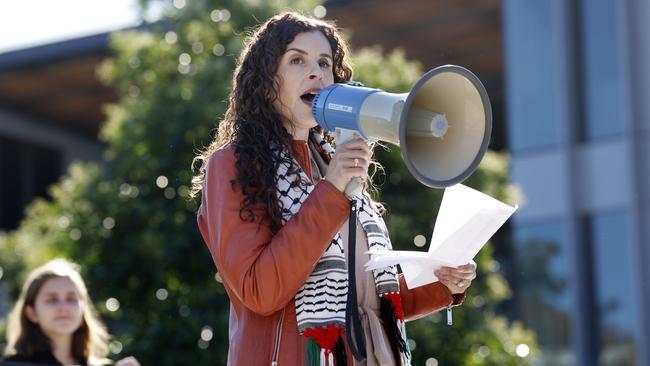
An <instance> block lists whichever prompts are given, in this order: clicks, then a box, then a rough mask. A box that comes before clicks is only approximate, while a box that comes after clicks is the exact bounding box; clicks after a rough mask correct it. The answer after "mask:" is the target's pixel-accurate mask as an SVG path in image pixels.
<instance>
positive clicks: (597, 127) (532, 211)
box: [0, 0, 650, 365]
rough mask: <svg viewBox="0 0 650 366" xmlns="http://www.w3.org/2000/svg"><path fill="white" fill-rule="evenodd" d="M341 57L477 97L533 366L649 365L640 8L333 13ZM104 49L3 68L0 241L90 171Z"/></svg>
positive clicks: (490, 2)
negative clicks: (502, 198) (456, 80)
mask: <svg viewBox="0 0 650 366" xmlns="http://www.w3.org/2000/svg"><path fill="white" fill-rule="evenodd" d="M324 5H325V7H326V9H327V14H326V18H327V19H333V20H336V21H337V23H338V25H339V26H341V27H342V28H344V29H346V30H348V31H350V33H351V43H352V46H353V47H354V48H358V47H362V46H369V45H374V44H381V45H382V46H383V47H384V50H386V51H390V50H392V49H393V48H396V47H399V48H402V49H404V50H405V52H406V54H407V57H409V58H411V59H417V60H419V61H420V62H421V63H422V64H423V66H424V69H425V70H427V69H430V68H432V67H435V66H438V65H441V64H446V63H453V64H458V65H461V66H464V67H467V68H469V69H470V70H472V71H473V72H474V73H476V74H477V76H478V77H479V78H480V79H481V80H482V81H483V82H484V83H485V85H486V87H487V89H488V93H489V95H490V98H491V102H492V107H493V112H494V135H493V139H492V144H491V148H492V149H495V150H500V151H507V152H509V153H510V155H511V157H512V165H511V176H512V180H513V182H514V183H515V184H516V185H517V186H519V187H520V189H521V192H522V194H523V196H522V197H523V200H524V201H523V202H520V206H521V208H520V210H519V211H518V213H517V214H516V215H515V216H514V218H513V220H512V222H511V226H510V227H509V228H506V229H507V230H509V231H510V232H511V234H512V240H511V241H510V243H509V244H503V245H501V246H500V247H498V248H496V253H495V254H496V256H497V258H498V259H499V261H500V263H501V268H502V270H503V271H504V272H505V273H506V275H507V277H508V280H509V282H510V285H511V286H512V289H513V295H514V296H513V299H512V301H510V302H509V303H508V304H507V305H506V306H504V308H503V312H504V313H505V314H506V315H508V317H510V318H511V319H513V320H520V321H522V322H523V324H524V325H525V326H526V327H528V328H530V329H533V330H534V331H535V332H536V334H537V337H538V342H539V344H540V347H541V348H542V350H543V352H544V353H543V357H542V359H541V362H540V364H543V365H596V364H597V365H650V354H649V353H648V349H650V319H649V316H650V315H649V313H648V312H647V311H645V309H648V308H649V307H650V289H649V288H648V280H649V279H650V269H648V267H647V266H646V265H645V264H646V263H648V262H650V249H648V245H646V243H648V242H650V228H649V227H650V192H649V190H650V188H649V187H650V36H649V35H650V3H649V2H648V1H646V0H626V1H617V0H570V1H566V0H528V1H521V0H502V1H498V0H463V1H445V0H431V1H425V0H420V1H417V0H405V1H400V2H398V3H397V2H394V1H388V0H354V1H343V0H330V1H326V2H325V4H324ZM107 37H108V33H102V34H99V35H95V36H90V37H84V38H78V39H72V40H68V41H64V42H57V43H52V44H47V45H43V46H38V47H32V48H28V49H22V50H16V51H11V52H5V53H2V54H0V230H10V229H13V228H15V227H16V225H17V224H18V222H19V220H20V218H21V217H22V210H23V208H24V206H25V205H26V204H27V203H28V202H29V201H30V200H31V199H32V198H33V197H34V196H42V195H45V188H46V187H47V185H49V184H51V183H52V182H54V181H56V179H57V178H58V177H59V175H60V174H62V173H63V172H64V171H65V169H66V166H67V165H68V164H69V163H70V162H71V161H73V160H75V159H81V160H96V159H100V158H101V151H102V145H101V143H100V142H98V140H97V138H96V136H97V132H98V129H99V126H100V123H101V121H102V119H103V115H102V109H101V106H102V104H103V103H106V102H110V101H112V100H113V99H114V93H113V92H112V91H111V90H109V89H106V88H104V87H103V86H102V85H101V84H100V83H99V81H98V79H97V76H96V73H95V68H96V67H97V66H98V64H99V62H100V61H101V59H102V58H103V57H105V56H106V55H107V52H108V50H107Z"/></svg>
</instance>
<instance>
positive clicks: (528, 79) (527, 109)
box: [503, 0, 558, 152]
mask: <svg viewBox="0 0 650 366" xmlns="http://www.w3.org/2000/svg"><path fill="white" fill-rule="evenodd" d="M551 5H552V2H550V1H547V0H530V1H529V0H527V1H521V0H506V1H504V2H503V9H504V31H505V32H504V36H505V38H504V39H505V51H506V54H505V58H506V62H505V64H506V66H507V68H506V70H505V77H506V83H507V98H506V101H507V105H508V143H509V145H510V148H511V149H512V150H513V151H514V152H519V151H522V150H527V149H537V148H546V147H552V146H555V145H557V143H558V128H557V124H556V123H554V121H555V120H556V119H557V118H556V108H557V107H556V105H555V103H554V99H553V95H554V94H555V90H556V89H557V88H558V86H557V85H555V83H554V82H553V80H554V77H553V76H554V73H555V70H554V67H553V58H554V48H555V45H554V44H553V40H552V38H553V28H554V25H553V20H552V18H551Z"/></svg>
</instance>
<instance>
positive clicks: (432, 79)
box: [400, 65, 492, 188]
mask: <svg viewBox="0 0 650 366" xmlns="http://www.w3.org/2000/svg"><path fill="white" fill-rule="evenodd" d="M423 111H425V112H426V111H428V112H433V113H429V114H431V115H443V116H444V117H446V120H447V123H448V126H445V127H446V130H445V133H444V135H443V136H441V137H436V136H433V135H432V136H422V134H421V133H419V132H417V131H416V127H415V126H420V125H421V119H422V118H423V117H422V116H423V115H427V114H426V113H424V114H423ZM491 130H492V110H491V107H490V102H489V99H488V96H487V93H486V91H485V88H484V87H483V85H482V84H481V82H480V81H479V79H478V78H477V77H476V76H475V75H474V74H472V73H471V72H470V71H469V70H467V69H465V68H462V67H460V66H455V65H445V66H441V67H437V68H435V69H433V70H431V71H429V72H428V73H427V74H425V75H424V76H423V77H422V78H421V79H420V80H419V81H418V82H417V83H416V84H415V86H414V87H413V88H412V89H411V92H410V93H409V96H408V98H407V99H406V102H405V105H404V109H403V111H402V114H401V117H400V148H401V151H402V156H403V158H404V161H405V163H406V165H407V167H408V168H409V170H410V171H411V173H412V174H413V175H414V176H415V177H416V178H417V179H418V180H419V181H420V182H422V183H424V184H426V185H428V186H430V187H437V188H444V187H448V186H452V185H454V184H457V183H460V182H462V181H463V180H465V178H467V177H468V176H469V175H470V174H471V173H472V172H473V171H474V170H475V169H476V167H477V166H478V164H479V163H480V161H481V159H482V158H483V155H484V154H485V152H486V151H487V146H488V143H489V139H490V133H491Z"/></svg>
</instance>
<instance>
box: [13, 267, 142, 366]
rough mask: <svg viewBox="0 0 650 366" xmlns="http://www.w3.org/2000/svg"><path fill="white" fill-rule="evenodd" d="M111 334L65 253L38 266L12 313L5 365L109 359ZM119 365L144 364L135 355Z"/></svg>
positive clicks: (101, 362) (104, 361)
mask: <svg viewBox="0 0 650 366" xmlns="http://www.w3.org/2000/svg"><path fill="white" fill-rule="evenodd" d="M108 339H109V335H108V333H107V332H106V329H105V328H104V325H103V324H102V323H101V321H100V320H99V318H98V317H97V316H96V315H95V313H94V311H93V306H92V302H91V301H90V296H89V295H88V290H87V288H86V284H85V283H84V281H83V279H82V278H81V275H80V274H79V270H78V268H77V266H76V265H75V264H74V263H72V262H69V261H67V260H64V259H55V260H51V261H49V262H47V263H45V264H44V265H42V266H40V267H38V268H36V269H34V270H33V271H32V272H31V273H30V274H29V276H28V277H27V281H26V282H25V284H24V286H23V289H22V292H21V294H20V297H19V298H18V301H17V302H16V305H15V306H14V308H13V310H12V311H11V313H10V314H9V322H8V326H7V347H6V349H5V355H6V356H7V358H5V359H4V360H3V362H2V363H0V364H1V365H3V366H4V365H7V366H10V365H11V366H13V365H16V366H22V365H107V364H111V363H112V362H111V361H110V360H109V359H107V358H106V355H107V354H108ZM115 365H116V366H139V365H140V364H139V363H138V361H137V360H136V359H135V358H133V357H127V358H125V359H122V360H120V361H118V362H116V363H115Z"/></svg>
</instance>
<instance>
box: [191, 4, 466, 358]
mask: <svg viewBox="0 0 650 366" xmlns="http://www.w3.org/2000/svg"><path fill="white" fill-rule="evenodd" d="M346 54H347V46H346V44H345V42H344V41H343V39H342V38H341V37H340V35H339V34H338V31H337V29H336V28H335V27H334V26H333V25H332V24H330V23H328V22H325V21H321V20H318V19H313V18H310V17H306V16H303V15H300V14H296V13H283V14H279V15H276V16H274V17H272V18H270V19H269V20H268V21H266V22H265V23H264V24H262V25H260V26H259V27H258V28H257V29H256V30H255V31H254V32H253V33H252V34H251V35H250V36H249V37H248V39H247V41H246V44H245V47H244V50H243V51H242V53H241V55H240V57H239V61H238V65H237V68H236V70H235V72H234V76H233V88H232V91H231V93H230V97H229V104H228V109H227V111H226V113H225V115H224V117H223V120H222V121H221V122H220V124H219V129H218V132H217V135H216V137H215V138H214V140H213V141H212V142H211V144H210V145H209V146H208V148H206V149H205V150H204V151H202V152H201V153H200V154H199V155H198V156H197V157H196V158H195V161H194V162H193V163H196V162H199V163H200V168H199V170H198V173H197V174H196V175H195V177H194V179H193V186H192V193H193V194H194V195H198V194H199V193H201V206H200V208H199V212H198V215H197V220H198V225H199V229H200V231H201V234H202V236H203V239H204V241H205V243H206V245H207V247H208V249H209V250H210V253H211V255H212V258H213V260H214V263H215V265H216V267H217V270H218V272H219V274H220V276H221V278H222V280H223V284H224V287H225V289H226V292H227V293H228V296H229V298H230V302H231V308H230V323H229V328H230V329H229V340H230V343H229V353H228V365H233V366H236V365H246V366H248V365H269V364H270V365H281V366H293V365H334V364H337V365H409V364H410V351H409V348H408V343H407V338H406V333H405V326H404V322H405V321H407V320H412V319H416V318H419V317H422V316H424V315H426V314H429V313H431V312H433V311H436V310H440V309H443V308H446V307H450V306H453V305H458V304H460V303H461V302H462V300H463V298H464V293H465V291H466V289H467V288H468V286H469V285H470V284H471V282H472V280H473V279H474V278H475V277H476V264H475V263H469V264H467V265H465V266H461V267H458V268H443V269H442V270H441V271H440V272H439V273H438V277H439V279H440V281H439V282H436V283H432V284H430V285H427V286H422V287H419V288H416V289H412V290H409V289H408V288H407V287H406V284H405V282H404V279H403V277H402V275H400V274H398V272H397V270H396V268H395V267H389V268H384V269H381V270H375V271H372V272H365V271H364V270H363V264H364V263H365V262H367V261H368V260H369V256H368V254H365V252H367V251H368V249H391V244H390V239H389V237H388V232H387V229H386V226H385V224H384V221H383V219H382V217H381V214H382V213H383V209H382V206H381V205H380V204H379V203H377V202H374V201H373V200H372V199H371V198H370V196H369V194H368V193H367V191H368V189H369V188H370V186H371V182H370V179H369V177H368V168H369V166H370V165H371V164H373V161H372V149H371V147H369V146H368V145H367V144H366V143H365V142H364V141H362V140H354V141H350V142H347V143H341V144H338V145H337V146H336V152H334V149H333V148H332V146H331V145H330V142H332V139H331V137H330V136H328V135H327V134H326V133H324V132H323V130H322V129H320V128H319V127H318V126H317V124H316V122H315V120H314V118H313V116H312V111H311V103H312V100H313V98H314V95H315V94H317V93H318V92H319V91H320V90H321V89H322V88H325V87H327V86H328V85H330V84H332V83H345V82H347V81H349V80H350V79H351V77H352V69H351V68H350V65H349V63H348V60H347V58H346ZM352 178H359V179H361V180H362V181H363V182H364V187H365V189H364V192H363V194H361V195H358V196H357V197H353V198H351V199H348V198H347V197H346V196H345V194H344V193H343V192H344V190H345V187H346V185H347V184H348V183H349V182H350V180H351V179H352ZM351 207H355V208H356V209H355V211H354V215H355V216H356V219H354V221H352V220H348V214H349V213H350V210H351ZM348 221H350V222H348ZM353 243H356V244H353ZM349 246H350V247H351V248H350V249H351V250H350V251H351V252H356V254H354V255H352V254H350V257H352V258H354V259H355V262H356V263H357V265H356V266H355V270H354V271H352V267H350V271H351V273H352V274H353V275H350V276H348V262H350V263H355V262H351V259H352V258H348V255H347V254H348V249H349V248H348V247H349ZM348 294H350V295H349V296H348ZM355 294H356V295H355ZM350 301H353V302H350ZM355 302H356V303H355ZM350 304H353V305H352V306H351V305H350Z"/></svg>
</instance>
